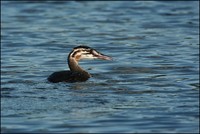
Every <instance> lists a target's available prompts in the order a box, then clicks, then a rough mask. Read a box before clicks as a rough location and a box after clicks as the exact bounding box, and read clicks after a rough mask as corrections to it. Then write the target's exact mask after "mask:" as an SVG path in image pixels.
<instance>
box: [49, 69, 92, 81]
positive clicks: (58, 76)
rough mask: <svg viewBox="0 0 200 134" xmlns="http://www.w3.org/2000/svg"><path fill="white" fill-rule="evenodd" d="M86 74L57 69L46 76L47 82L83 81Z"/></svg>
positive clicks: (86, 78) (86, 77) (85, 78)
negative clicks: (57, 70)
mask: <svg viewBox="0 0 200 134" xmlns="http://www.w3.org/2000/svg"><path fill="white" fill-rule="evenodd" d="M88 78H89V77H88V76H86V75H84V74H83V73H81V72H73V71H59V72H54V73H52V74H51V75H50V76H49V77H48V81H49V82H53V83H57V82H83V81H86V80H88Z"/></svg>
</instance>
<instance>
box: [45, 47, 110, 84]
mask: <svg viewBox="0 0 200 134" xmlns="http://www.w3.org/2000/svg"><path fill="white" fill-rule="evenodd" d="M83 59H102V60H112V58H111V57H109V56H107V55H104V54H102V53H100V52H98V51H97V50H95V49H93V48H91V47H88V46H85V45H80V46H77V47H74V48H73V50H72V51H71V52H70V53H69V55H68V66H69V69H70V70H64V71H57V72H54V73H52V74H51V75H50V76H49V77H48V78H47V80H48V81H49V82H52V83H58V82H69V83H74V82H84V81H87V80H88V79H89V78H90V77H92V76H91V75H90V74H89V73H88V72H87V71H85V70H84V69H82V68H81V67H80V66H79V64H78V62H79V61H80V60H83Z"/></svg>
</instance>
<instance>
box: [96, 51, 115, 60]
mask: <svg viewBox="0 0 200 134" xmlns="http://www.w3.org/2000/svg"><path fill="white" fill-rule="evenodd" d="M96 57H97V58H98V59H102V60H112V58H111V57H109V56H107V55H103V54H101V53H99V54H98V55H96Z"/></svg>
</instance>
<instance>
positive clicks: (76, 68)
mask: <svg viewBox="0 0 200 134" xmlns="http://www.w3.org/2000/svg"><path fill="white" fill-rule="evenodd" d="M68 65H69V68H70V70H71V71H74V72H80V73H82V74H84V75H87V76H88V77H91V75H90V74H89V73H88V72H87V71H85V70H84V69H82V68H81V67H80V66H79V65H78V61H76V60H75V59H73V58H69V59H68Z"/></svg>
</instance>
